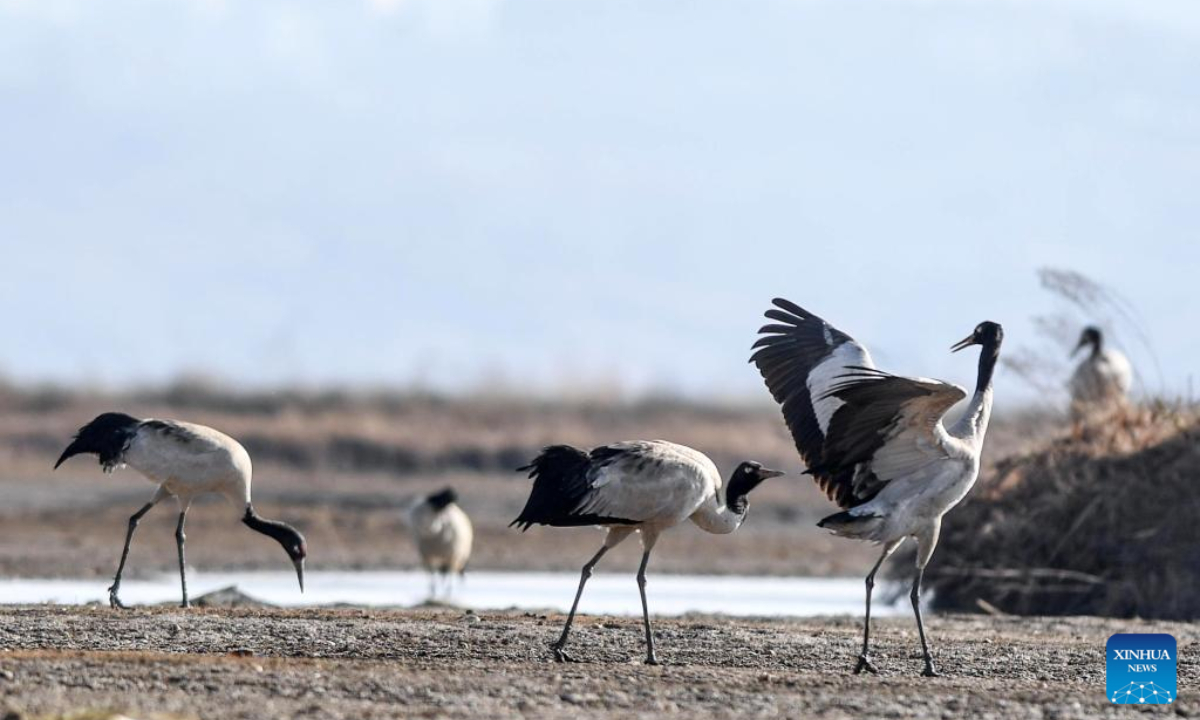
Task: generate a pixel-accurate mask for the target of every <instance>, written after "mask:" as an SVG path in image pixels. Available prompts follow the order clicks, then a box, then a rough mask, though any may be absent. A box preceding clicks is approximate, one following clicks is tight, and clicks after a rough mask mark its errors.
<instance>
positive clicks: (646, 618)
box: [637, 550, 658, 665]
mask: <svg viewBox="0 0 1200 720" xmlns="http://www.w3.org/2000/svg"><path fill="white" fill-rule="evenodd" d="M648 562H650V551H649V550H646V551H645V552H643V553H642V565H641V567H639V568H638V574H637V584H638V592H639V593H641V595H642V620H643V622H644V623H645V625H646V664H647V665H657V664H658V658H657V657H655V655H654V633H653V632H651V631H650V608H649V607H648V606H647V605H646V563H648Z"/></svg>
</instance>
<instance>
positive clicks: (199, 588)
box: [0, 571, 907, 616]
mask: <svg viewBox="0 0 1200 720" xmlns="http://www.w3.org/2000/svg"><path fill="white" fill-rule="evenodd" d="M305 582H306V591H305V592H304V594H301V593H300V590H299V588H298V586H297V584H296V576H295V574H293V573H284V572H242V573H239V572H231V573H202V572H190V573H189V574H188V590H189V592H190V594H191V596H192V597H193V598H196V597H199V596H200V595H203V594H205V593H207V592H211V591H213V590H217V589H220V588H225V587H229V586H236V587H237V588H238V589H239V590H241V591H242V592H244V593H246V594H247V595H250V596H251V597H254V598H256V599H258V600H262V601H263V602H266V603H270V604H272V605H279V606H283V607H306V606H313V605H333V604H339V603H345V604H352V605H364V606H397V605H399V606H409V605H416V604H418V603H421V602H423V601H424V600H425V599H426V598H427V597H428V596H429V580H428V577H427V576H426V575H425V574H424V573H422V572H416V571H404V572H398V571H386V572H337V571H331V572H311V573H309V574H308V575H307V576H306V577H305ZM578 583H579V575H578V574H577V573H515V572H484V571H478V572H472V573H469V574H468V575H467V577H466V579H465V580H458V579H456V580H455V584H454V593H453V596H452V597H451V599H450V601H451V602H453V603H454V604H457V605H460V606H463V607H470V608H474V609H500V608H513V607H516V608H520V609H530V610H535V609H553V610H559V611H563V612H565V611H566V610H568V609H570V604H571V600H572V599H573V598H574V595H575V589H576V587H577V586H578ZM108 584H109V583H108V582H107V581H106V580H104V579H101V578H96V579H89V580H39V579H24V578H8V579H3V580H0V602H3V603H21V604H27V603H55V604H84V603H89V602H94V601H98V602H107V598H108V594H107V590H106V588H107V587H108ZM886 590H887V588H886V586H879V587H877V588H876V592H875V597H876V602H875V605H874V608H873V612H874V614H877V615H892V614H896V613H897V612H901V611H907V603H899V604H897V605H887V604H885V603H884V602H883V601H882V599H881V598H883V597H884V596H885V595H886V594H887V593H886ZM646 594H647V597H648V600H649V604H650V611H651V613H652V614H655V615H682V614H684V613H688V612H701V613H723V614H726V615H740V616H783V615H794V616H806V615H838V614H850V615H857V614H861V613H862V610H863V581H862V580H861V579H858V578H805V577H799V578H792V577H756V576H736V575H712V576H708V575H667V574H663V575H651V576H650V577H649V582H648V583H647V587H646ZM178 598H179V579H178V576H176V575H173V574H171V575H163V576H161V577H157V578H151V579H144V580H133V579H130V580H126V581H124V582H123V583H122V584H121V599H122V601H124V602H125V603H127V604H131V605H146V604H154V603H161V602H170V601H173V600H178ZM580 612H584V613H594V614H608V615H638V614H640V613H641V603H640V601H639V599H638V592H637V583H636V582H635V580H634V576H633V574H632V573H630V574H613V573H597V574H596V575H594V576H593V577H592V579H591V580H589V581H588V585H587V590H586V591H585V592H584V595H583V600H582V601H581V603H580Z"/></svg>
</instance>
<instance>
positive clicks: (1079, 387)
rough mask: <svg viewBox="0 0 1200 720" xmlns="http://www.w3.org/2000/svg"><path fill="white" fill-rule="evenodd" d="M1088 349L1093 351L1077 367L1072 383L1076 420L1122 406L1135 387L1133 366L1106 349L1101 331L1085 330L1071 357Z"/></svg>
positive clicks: (1122, 356)
mask: <svg viewBox="0 0 1200 720" xmlns="http://www.w3.org/2000/svg"><path fill="white" fill-rule="evenodd" d="M1088 346H1091V348H1092V351H1091V352H1090V353H1089V354H1088V356H1087V357H1086V358H1084V359H1083V362H1081V363H1079V367H1077V368H1075V372H1074V374H1072V375H1071V382H1070V384H1069V388H1070V390H1071V417H1072V418H1073V419H1075V420H1081V419H1082V418H1083V417H1084V416H1085V415H1087V413H1089V412H1091V411H1093V410H1097V409H1103V408H1111V407H1114V406H1118V405H1120V404H1121V403H1123V402H1124V401H1125V398H1126V396H1127V395H1128V394H1129V388H1130V387H1132V386H1133V366H1131V365H1130V364H1129V359H1128V358H1126V357H1125V355H1124V354H1123V353H1122V352H1121V351H1120V350H1117V349H1115V348H1106V347H1104V336H1103V335H1102V334H1101V333H1100V328H1098V327H1094V326H1093V327H1087V328H1084V330H1083V333H1082V334H1081V335H1080V336H1079V344H1077V345H1076V346H1075V349H1074V350H1072V351H1071V356H1072V357H1074V356H1075V355H1076V354H1078V353H1079V351H1080V350H1082V349H1083V348H1085V347H1088Z"/></svg>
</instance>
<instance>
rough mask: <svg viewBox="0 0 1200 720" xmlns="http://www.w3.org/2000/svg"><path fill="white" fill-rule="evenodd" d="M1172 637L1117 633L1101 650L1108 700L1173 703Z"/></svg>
mask: <svg viewBox="0 0 1200 720" xmlns="http://www.w3.org/2000/svg"><path fill="white" fill-rule="evenodd" d="M1175 649H1176V645H1175V638H1174V637H1172V636H1170V635H1166V634H1154V635H1149V634H1147V635H1134V634H1124V633H1119V634H1117V635H1113V636H1112V637H1110V638H1109V639H1108V645H1107V646H1106V647H1105V649H1104V654H1105V660H1106V663H1105V669H1106V674H1107V677H1108V699H1109V701H1110V702H1114V703H1117V704H1120V705H1162V704H1165V703H1170V702H1175V692H1176V690H1177V689H1178V682H1177V680H1176V675H1175V663H1176V660H1177V658H1176V657H1175Z"/></svg>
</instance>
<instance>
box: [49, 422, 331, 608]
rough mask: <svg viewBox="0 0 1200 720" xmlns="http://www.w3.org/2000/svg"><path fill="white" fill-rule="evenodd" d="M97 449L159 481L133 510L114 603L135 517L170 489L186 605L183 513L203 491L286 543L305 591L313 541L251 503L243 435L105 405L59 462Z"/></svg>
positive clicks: (111, 463)
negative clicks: (233, 435)
mask: <svg viewBox="0 0 1200 720" xmlns="http://www.w3.org/2000/svg"><path fill="white" fill-rule="evenodd" d="M80 454H92V455H97V456H99V459H100V466H101V467H103V468H104V471H105V472H112V471H113V470H114V469H116V468H118V467H121V466H123V465H128V466H130V467H132V468H134V469H135V470H137V471H138V472H140V473H141V474H142V475H144V476H145V477H146V478H147V479H148V480H150V481H151V482H153V483H155V484H157V485H158V489H156V490H155V491H154V495H153V497H151V498H150V502H148V503H146V504H145V505H143V506H142V507H141V509H139V510H138V511H137V512H135V513H134V514H133V516H132V517H130V518H129V528H128V530H127V531H126V533H125V547H124V548H123V549H122V550H121V562H120V564H118V565H117V574H116V576H115V577H114V578H113V584H112V587H110V588H109V589H108V601H109V604H111V605H112V606H113V607H114V608H119V607H125V606H124V605H122V604H121V600H120V597H119V596H118V592H119V591H120V589H121V574H122V573H123V572H124V571H125V560H126V559H127V558H128V556H129V544H130V542H132V541H133V533H134V531H135V530H137V526H138V522H139V521H141V519H142V516H144V515H145V514H146V513H148V512H150V509H151V508H152V507H154V506H155V505H157V504H158V503H159V502H161V501H163V500H165V499H166V498H168V497H173V498H175V501H176V503H177V504H178V506H179V523H178V525H177V526H176V528H175V544H176V548H177V550H178V552H179V582H180V585H181V586H182V588H183V603H182V605H183V607H189V606H190V604H189V602H188V592H187V568H186V564H185V555H184V542H185V540H186V538H187V536H186V535H184V521H185V520H186V518H187V512H188V508H189V507H191V504H192V501H193V500H195V498H196V497H197V496H199V495H203V494H206V493H217V494H220V495H224V496H225V497H226V498H228V499H229V500H230V501H232V502H233V503H234V504H235V505H236V506H237V507H238V508H239V510H240V511H241V512H242V516H241V520H242V522H243V523H245V525H246V526H247V527H248V528H250V529H251V530H254V531H255V532H259V533H262V534H263V535H266V536H268V537H270V538H272V539H274V540H275V541H276V542H278V543H279V544H280V545H282V546H283V549H284V551H285V552H287V554H288V557H289V558H291V560H292V564H293V565H294V566H295V568H296V578H297V579H298V580H299V581H300V591H301V592H303V591H304V558H305V557H306V556H307V555H308V546H307V544H306V543H305V541H304V536H303V535H301V534H300V532H299V531H298V530H296V528H294V527H292V526H291V525H288V524H287V523H282V522H278V521H276V520H266V519H264V518H262V517H260V516H259V515H258V513H256V512H255V511H254V506H253V505H252V504H251V502H250V476H251V465H250V455H249V454H248V453H247V452H246V449H245V448H243V447H242V445H241V443H239V442H238V441H237V440H234V439H233V438H231V437H229V436H228V435H225V434H224V433H221V432H218V431H216V430H213V429H212V428H210V427H205V426H204V425H196V424H193V423H186V422H178V421H175V420H155V419H146V420H139V419H137V418H135V417H130V416H129V415H126V414H124V413H104V414H103V415H100V416H98V417H97V418H96V419H95V420H92V421H91V422H90V423H88V424H87V425H84V426H83V427H82V428H80V429H79V432H78V434H76V435H75V438H74V440H72V441H71V444H70V445H68V446H67V449H66V450H63V453H62V455H61V456H60V457H59V458H58V462H56V463H54V467H55V469H58V466H59V465H62V464H63V462H65V461H66V460H67V458H70V457H72V456H74V455H80Z"/></svg>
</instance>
